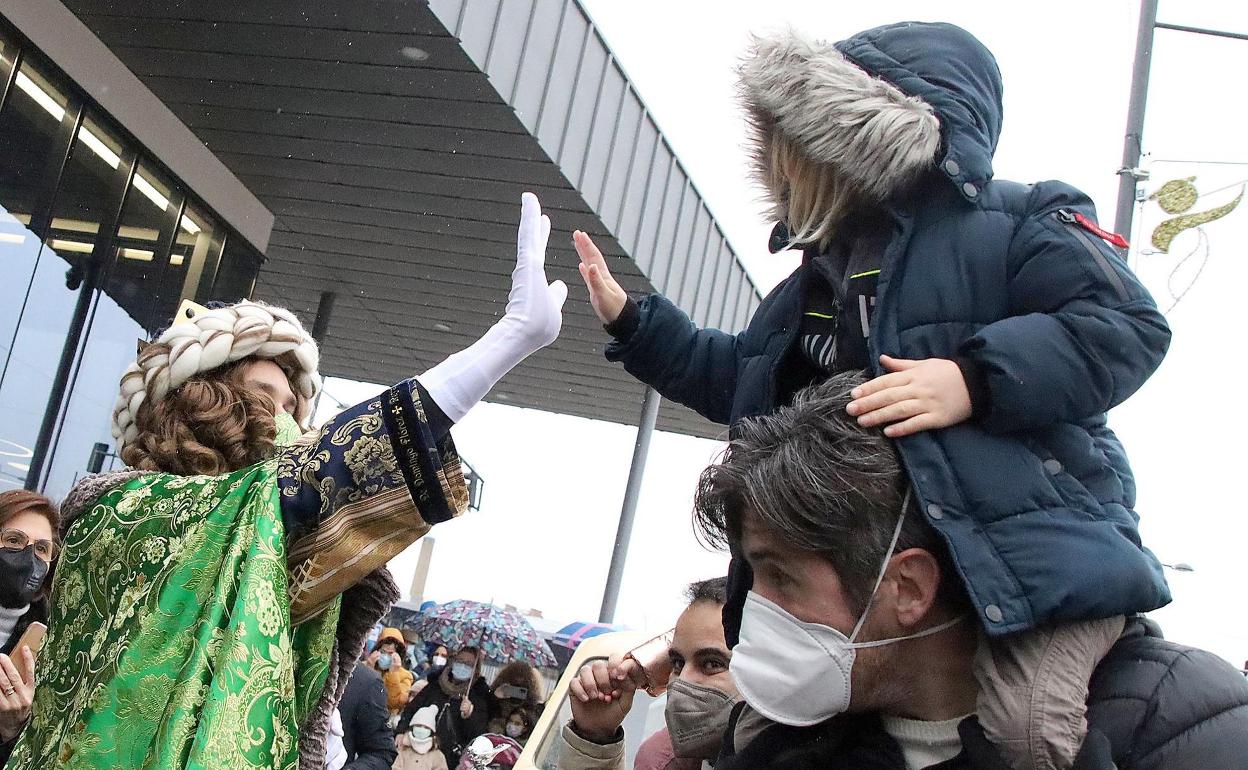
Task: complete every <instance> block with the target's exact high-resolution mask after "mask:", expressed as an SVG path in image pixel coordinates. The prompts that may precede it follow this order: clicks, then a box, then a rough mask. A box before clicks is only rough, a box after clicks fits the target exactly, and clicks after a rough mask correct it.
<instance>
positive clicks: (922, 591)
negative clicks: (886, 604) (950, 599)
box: [888, 548, 941, 627]
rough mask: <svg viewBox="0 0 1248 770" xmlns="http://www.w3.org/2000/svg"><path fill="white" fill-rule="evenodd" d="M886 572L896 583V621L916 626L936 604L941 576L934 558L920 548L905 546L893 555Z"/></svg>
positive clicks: (903, 624)
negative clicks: (905, 547)
mask: <svg viewBox="0 0 1248 770" xmlns="http://www.w3.org/2000/svg"><path fill="white" fill-rule="evenodd" d="M888 575H889V577H891V578H892V580H893V581H894V583H895V584H896V586H897V610H896V612H897V622H898V623H900V624H901V625H902V626H906V627H909V626H914V625H917V624H918V623H919V622H920V621H922V620H923V618H924V617H926V616H927V614H928V613H929V612H931V610H932V607H933V605H935V604H936V595H937V593H938V591H939V589H940V579H941V574H940V564H939V563H938V562H937V561H936V557H934V556H932V554H931V552H930V551H925V550H923V549H922V548H908V549H906V550H904V551H902V552H901V553H899V554H896V555H895V556H893V558H892V563H891V564H890V565H889V568H888Z"/></svg>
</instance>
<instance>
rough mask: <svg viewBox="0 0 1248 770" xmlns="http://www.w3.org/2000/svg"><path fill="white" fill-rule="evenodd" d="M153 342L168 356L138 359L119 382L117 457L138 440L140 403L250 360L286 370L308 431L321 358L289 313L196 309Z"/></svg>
mask: <svg viewBox="0 0 1248 770" xmlns="http://www.w3.org/2000/svg"><path fill="white" fill-rule="evenodd" d="M180 315H181V314H180ZM156 342H158V343H160V344H163V345H168V346H169V352H168V354H161V355H154V356H149V357H146V358H144V357H143V356H140V357H139V361H136V362H135V363H133V364H131V365H130V368H128V369H126V373H125V374H123V375H122V377H121V395H120V396H118V398H117V403H116V405H114V407H113V438H115V439H117V451H118V452H120V451H121V450H122V448H123V447H125V446H126V444H127V443H129V442H131V441H134V439H135V438H137V437H138V435H139V430H138V426H137V425H136V419H137V417H138V413H139V407H141V406H142V405H143V404H144V403H151V404H158V403H160V402H161V401H163V400H164V399H165V396H167V395H168V394H169V393H171V392H173V391H175V390H177V389H178V388H180V387H182V385H183V384H184V383H185V382H186V381H187V380H189V379H191V378H192V377H194V376H195V375H197V374H201V373H203V372H208V371H212V370H213V369H216V368H218V367H220V366H224V365H226V364H231V363H234V362H235V361H241V360H242V359H244V358H249V357H250V358H259V359H267V360H271V361H274V362H275V363H277V364H279V365H281V366H282V367H283V368H284V369H285V370H286V371H287V373H288V374H289V376H290V377H291V386H292V389H293V390H294V391H295V396H296V397H297V399H298V402H299V403H298V407H297V409H296V410H295V415H294V417H295V420H296V421H297V422H298V423H299V426H300V427H302V428H303V429H304V430H307V429H308V428H309V427H310V424H309V423H310V421H311V419H312V404H313V401H314V400H315V398H316V394H317V393H318V392H319V391H320V387H321V377H320V373H319V371H318V367H319V364H320V353H319V351H318V349H317V346H316V341H315V340H313V339H312V336H311V335H310V334H308V332H307V331H306V330H304V328H303V324H301V323H300V322H299V319H298V318H296V317H295V315H294V313H291V312H290V311H289V310H286V309H284V308H280V307H273V306H271V305H265V304H263V303H258V302H250V301H247V300H244V301H242V302H239V303H238V304H236V305H230V306H228V307H221V308H215V309H212V310H208V309H203V308H199V309H197V310H195V311H194V312H193V314H187V316H186V317H183V318H180V320H179V321H178V322H176V323H174V324H173V325H172V326H170V327H169V328H168V329H166V330H165V331H164V332H163V333H162V334H161V335H160V337H159V338H157V339H156Z"/></svg>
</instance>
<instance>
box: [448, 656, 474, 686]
mask: <svg viewBox="0 0 1248 770" xmlns="http://www.w3.org/2000/svg"><path fill="white" fill-rule="evenodd" d="M451 678H452V679H454V680H455V681H457V682H467V681H468V680H469V679H471V678H472V666H470V665H468V664H467V663H460V662H459V661H456V662H454V663H452V664H451Z"/></svg>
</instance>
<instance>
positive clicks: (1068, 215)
mask: <svg viewBox="0 0 1248 770" xmlns="http://www.w3.org/2000/svg"><path fill="white" fill-rule="evenodd" d="M1057 215H1058V217H1060V218H1061V220H1062V221H1063V222H1067V223H1069V224H1074V225H1079V226H1080V227H1082V228H1083V229H1084V230H1087V231H1088V232H1090V233H1092V234H1093V235H1095V236H1096V237H1097V238H1100V239H1101V240H1103V241H1105V242H1107V243H1111V244H1113V245H1114V246H1117V247H1118V248H1120V249H1129V248H1131V244H1130V243H1128V242H1127V239H1126V238H1124V237H1122V236H1121V235H1119V234H1118V233H1113V232H1110V231H1109V230H1106V229H1105V228H1103V227H1101V226H1099V225H1097V224H1096V223H1095V222H1093V221H1092V220H1091V219H1088V218H1087V217H1085V216H1084V215H1083V214H1080V213H1079V212H1078V211H1071V210H1069V209H1059V210H1058V212H1057Z"/></svg>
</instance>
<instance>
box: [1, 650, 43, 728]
mask: <svg viewBox="0 0 1248 770" xmlns="http://www.w3.org/2000/svg"><path fill="white" fill-rule="evenodd" d="M18 657H19V658H20V659H21V663H22V670H21V671H20V672H19V671H18V670H17V666H16V665H14V663H13V660H12V659H11V658H10V657H9V656H8V655H3V654H0V740H4V741H11V740H13V739H14V738H16V737H17V736H18V735H19V734H20V733H21V732H22V729H23V728H25V727H26V722H27V720H29V719H30V704H31V703H32V702H33V701H34V699H35V654H34V653H33V652H31V651H30V648H29V647H22V650H21V652H20V653H19V655H18Z"/></svg>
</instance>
